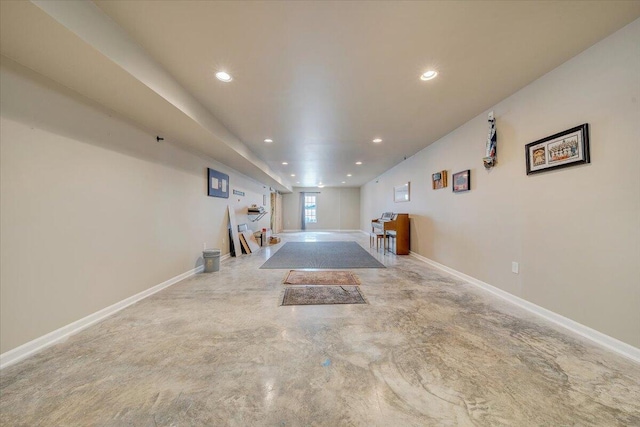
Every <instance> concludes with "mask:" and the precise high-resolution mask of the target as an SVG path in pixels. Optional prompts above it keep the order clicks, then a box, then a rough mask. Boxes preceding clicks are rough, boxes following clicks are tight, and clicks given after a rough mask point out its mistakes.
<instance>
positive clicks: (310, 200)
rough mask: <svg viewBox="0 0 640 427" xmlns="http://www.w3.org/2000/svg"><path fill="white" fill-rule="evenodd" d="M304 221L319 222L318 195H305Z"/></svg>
mask: <svg viewBox="0 0 640 427" xmlns="http://www.w3.org/2000/svg"><path fill="white" fill-rule="evenodd" d="M304 222H306V223H310V222H318V217H317V216H316V196H304Z"/></svg>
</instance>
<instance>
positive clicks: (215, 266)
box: [202, 249, 220, 273]
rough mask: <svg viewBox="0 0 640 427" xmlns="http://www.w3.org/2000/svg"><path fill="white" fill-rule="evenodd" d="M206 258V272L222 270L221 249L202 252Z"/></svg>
mask: <svg viewBox="0 0 640 427" xmlns="http://www.w3.org/2000/svg"><path fill="white" fill-rule="evenodd" d="M202 258H204V272H205V273H213V272H215V271H219V270H220V249H205V250H204V251H203V252H202Z"/></svg>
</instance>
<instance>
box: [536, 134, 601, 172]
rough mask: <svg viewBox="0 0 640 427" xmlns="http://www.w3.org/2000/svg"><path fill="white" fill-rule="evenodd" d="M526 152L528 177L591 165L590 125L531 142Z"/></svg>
mask: <svg viewBox="0 0 640 427" xmlns="http://www.w3.org/2000/svg"><path fill="white" fill-rule="evenodd" d="M524 150H525V157H526V161H527V175H532V174H534V173H539V172H545V171H548V170H552V169H559V168H566V167H568V166H575V165H581V164H585V163H590V162H591V159H590V158H589V124H588V123H585V124H582V125H580V126H576V127H574V128H571V129H568V130H565V131H563V132H559V133H556V134H555V135H551V136H548V137H546V138H543V139H539V140H538V141H534V142H531V143H529V144H527V145H525V147H524Z"/></svg>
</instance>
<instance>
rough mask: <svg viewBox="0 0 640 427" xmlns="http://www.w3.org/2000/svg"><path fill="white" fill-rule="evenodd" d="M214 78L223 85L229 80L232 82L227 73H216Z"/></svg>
mask: <svg viewBox="0 0 640 427" xmlns="http://www.w3.org/2000/svg"><path fill="white" fill-rule="evenodd" d="M216 78H217V79H218V80H220V81H221V82H225V83H228V82H230V81H231V80H233V78H232V77H231V76H230V75H229V74H228V73H225V72H224V71H218V72H217V73H216Z"/></svg>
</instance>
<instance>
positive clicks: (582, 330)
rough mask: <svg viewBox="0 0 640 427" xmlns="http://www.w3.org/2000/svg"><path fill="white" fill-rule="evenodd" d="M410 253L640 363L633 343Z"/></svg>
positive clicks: (639, 352)
mask: <svg viewBox="0 0 640 427" xmlns="http://www.w3.org/2000/svg"><path fill="white" fill-rule="evenodd" d="M409 255H411V256H413V257H415V258H417V259H419V260H420V261H423V262H425V263H427V264H429V265H430V266H432V267H435V268H437V269H439V270H442V271H444V272H446V273H449V274H451V275H452V276H455V277H457V278H459V279H462V280H464V281H465V282H468V283H470V284H472V285H475V286H478V287H479V288H482V289H484V290H485V291H489V292H491V293H492V294H494V295H496V296H498V297H500V298H502V299H504V300H506V301H508V302H510V303H512V304H515V305H517V306H518V307H521V308H524V309H525V310H527V311H529V312H531V313H533V314H536V315H538V316H540V317H543V318H545V319H547V320H549V321H551V322H553V323H555V324H557V325H559V326H562V327H563V328H565V329H568V330H570V331H572V332H574V333H576V334H578V335H580V336H583V337H585V338H587V339H589V340H591V341H593V342H595V343H596V344H599V345H601V346H603V347H605V348H607V349H609V350H612V351H615V352H616V353H618V354H620V355H622V356H624V357H627V358H629V359H631V360H633V361H635V362H638V363H640V349H639V348H636V347H634V346H632V345H629V344H627V343H625V342H622V341H620V340H617V339H615V338H613V337H610V336H609V335H606V334H603V333H602V332H598V331H596V330H595V329H591V328H590V327H588V326H585V325H583V324H581V323H578V322H576V321H575V320H571V319H569V318H567V317H564V316H562V315H560V314H558V313H555V312H553V311H551V310H547V309H546V308H543V307H540V306H539V305H536V304H534V303H532V302H529V301H527V300H525V299H522V298H520V297H517V296H515V295H513V294H510V293H509V292H506V291H503V290H502V289H499V288H496V287H495V286H492V285H490V284H488V283H485V282H483V281H481V280H478V279H476V278H474V277H471V276H468V275H466V274H464V273H461V272H459V271H457V270H454V269H453V268H450V267H447V266H446V265H443V264H440V263H438V262H436V261H433V260H431V259H429V258H426V257H423V256H422V255H419V254H417V253H415V252H410V253H409Z"/></svg>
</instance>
